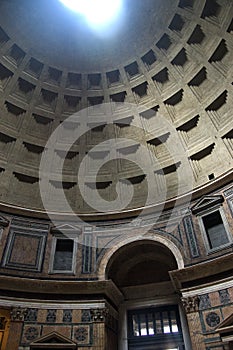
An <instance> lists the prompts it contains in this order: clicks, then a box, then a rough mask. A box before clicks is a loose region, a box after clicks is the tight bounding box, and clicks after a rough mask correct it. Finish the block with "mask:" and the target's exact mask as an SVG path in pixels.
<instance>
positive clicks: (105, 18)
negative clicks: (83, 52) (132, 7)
mask: <svg viewBox="0 0 233 350" xmlns="http://www.w3.org/2000/svg"><path fill="white" fill-rule="evenodd" d="M60 1H61V2H62V3H63V4H64V5H65V6H67V7H68V8H69V9H71V10H72V11H75V12H77V13H80V14H81V15H83V16H84V17H85V18H86V20H87V22H88V23H89V24H91V25H94V26H99V25H100V26H102V25H106V24H109V23H110V22H112V21H113V20H114V19H115V18H116V17H117V15H119V13H120V10H121V7H122V0H60Z"/></svg>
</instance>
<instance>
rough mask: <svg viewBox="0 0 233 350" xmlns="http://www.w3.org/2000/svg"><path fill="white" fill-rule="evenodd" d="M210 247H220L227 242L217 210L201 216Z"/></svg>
mask: <svg viewBox="0 0 233 350" xmlns="http://www.w3.org/2000/svg"><path fill="white" fill-rule="evenodd" d="M202 220H203V224H204V227H205V231H206V234H207V239H208V243H209V246H210V249H213V248H217V247H220V246H222V245H225V244H227V243H228V242H229V238H228V235H227V232H226V229H225V226H224V224H223V221H222V217H221V215H220V213H219V211H215V212H214V213H211V214H208V215H206V216H204V217H203V218H202Z"/></svg>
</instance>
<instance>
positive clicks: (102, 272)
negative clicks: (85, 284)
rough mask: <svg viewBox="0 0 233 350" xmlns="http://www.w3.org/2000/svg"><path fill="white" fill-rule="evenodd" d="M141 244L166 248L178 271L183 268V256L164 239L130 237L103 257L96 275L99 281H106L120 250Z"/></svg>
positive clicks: (156, 237) (158, 237) (159, 237)
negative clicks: (145, 243)
mask: <svg viewBox="0 0 233 350" xmlns="http://www.w3.org/2000/svg"><path fill="white" fill-rule="evenodd" d="M143 242H148V243H149V244H150V245H151V246H153V247H155V246H156V245H157V247H159V246H161V247H163V248H167V251H169V252H170V254H171V255H172V256H173V258H174V259H175V261H176V264H177V267H176V268H178V269H182V268H183V267H184V260H183V256H182V254H181V252H180V250H179V249H178V247H177V246H176V245H175V244H174V243H173V242H172V241H170V240H169V239H167V238H166V237H161V236H151V237H136V238H135V237H130V238H128V239H126V240H124V241H122V242H120V243H118V244H116V245H115V246H113V247H112V248H111V249H110V250H109V251H108V252H107V253H106V254H105V255H104V257H103V259H102V261H101V262H100V266H99V269H98V275H99V279H100V280H105V279H108V271H109V268H110V266H111V264H112V262H113V261H114V259H115V258H116V257H117V256H118V255H119V254H120V252H121V249H123V250H124V249H127V247H129V245H131V244H132V246H137V245H140V244H143Z"/></svg>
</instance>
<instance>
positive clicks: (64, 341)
mask: <svg viewBox="0 0 233 350" xmlns="http://www.w3.org/2000/svg"><path fill="white" fill-rule="evenodd" d="M52 345H54V346H56V345H57V346H58V347H57V348H58V349H62V348H63V347H65V348H66V349H76V348H77V344H76V343H74V342H73V341H72V340H70V339H69V338H67V337H65V336H64V335H62V334H59V333H57V332H51V333H49V334H46V335H44V336H43V337H41V338H39V339H37V340H35V341H34V342H33V343H31V345H30V346H31V349H35V348H36V349H37V348H41V349H47V348H48V347H49V346H52ZM55 348H56V347H54V349H55ZM51 349H52V348H51Z"/></svg>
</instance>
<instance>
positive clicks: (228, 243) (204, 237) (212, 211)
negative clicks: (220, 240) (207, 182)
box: [197, 205, 233, 254]
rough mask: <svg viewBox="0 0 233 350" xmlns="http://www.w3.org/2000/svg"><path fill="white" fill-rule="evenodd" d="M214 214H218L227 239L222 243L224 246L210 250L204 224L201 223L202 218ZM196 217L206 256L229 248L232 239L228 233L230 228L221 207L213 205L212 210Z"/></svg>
mask: <svg viewBox="0 0 233 350" xmlns="http://www.w3.org/2000/svg"><path fill="white" fill-rule="evenodd" d="M215 212H218V213H219V214H220V216H221V219H222V223H223V225H224V228H225V231H226V235H227V238H228V242H227V243H224V244H221V245H220V246H218V247H214V248H211V247H210V244H209V238H208V232H207V231H206V228H205V225H204V222H203V218H204V217H206V216H208V215H209V214H213V213H215ZM197 216H198V222H199V227H200V229H201V232H202V236H203V240H204V244H205V248H206V251H207V253H208V254H211V253H214V252H217V251H218V250H222V249H224V248H226V247H229V246H230V245H231V244H232V240H233V237H232V235H231V233H230V227H229V224H228V221H227V218H226V216H225V213H224V209H223V207H222V206H219V205H215V206H214V207H212V208H209V209H206V210H203V211H202V212H201V213H199V214H197Z"/></svg>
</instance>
